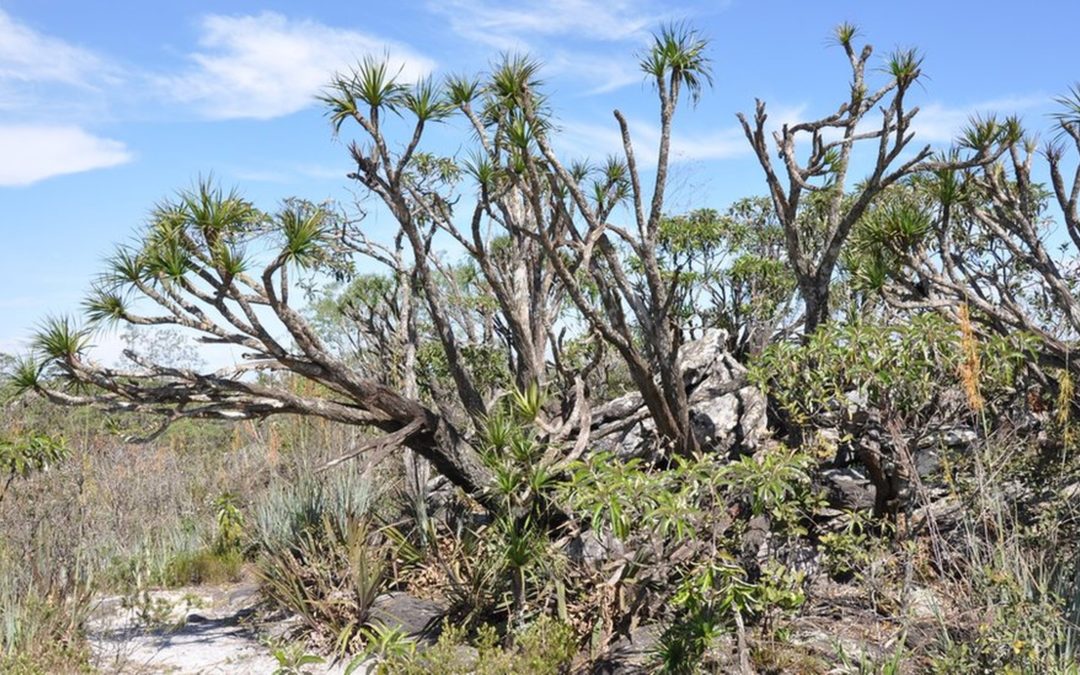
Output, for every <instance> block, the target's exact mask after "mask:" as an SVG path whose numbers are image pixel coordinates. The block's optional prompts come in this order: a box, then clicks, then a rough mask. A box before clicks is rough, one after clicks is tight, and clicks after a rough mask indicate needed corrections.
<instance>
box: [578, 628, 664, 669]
mask: <svg viewBox="0 0 1080 675" xmlns="http://www.w3.org/2000/svg"><path fill="white" fill-rule="evenodd" d="M661 633H662V631H661V630H660V627H659V626H654V625H649V626H638V627H637V628H635V629H633V630H632V631H630V634H629V635H623V636H620V637H619V638H618V639H616V640H615V641H614V642H612V643H611V645H610V646H609V647H608V652H607V656H606V657H605V658H604V659H602V660H601V661H600V662H599V663H597V664H596V666H595V667H594V669H593V671H592V672H593V673H594V674H600V673H603V674H604V675H631V673H648V672H651V670H650V669H649V668H648V666H649V665H650V664H649V659H650V656H651V655H652V653H653V652H654V651H655V650H656V646H657V642H658V641H659V640H660V635H661Z"/></svg>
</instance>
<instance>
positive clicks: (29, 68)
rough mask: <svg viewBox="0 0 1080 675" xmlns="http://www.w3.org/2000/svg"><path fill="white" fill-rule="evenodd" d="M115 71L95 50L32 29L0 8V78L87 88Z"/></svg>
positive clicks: (107, 77)
mask: <svg viewBox="0 0 1080 675" xmlns="http://www.w3.org/2000/svg"><path fill="white" fill-rule="evenodd" d="M117 73H118V69H117V68H116V66H114V65H113V64H111V63H110V62H109V61H108V60H107V59H105V58H104V57H102V56H100V55H98V54H96V53H95V52H93V51H91V50H88V49H84V48H82V47H78V46H75V45H72V44H69V43H67V42H65V41H63V40H60V39H58V38H55V37H52V36H49V35H45V34H44V33H40V32H38V31H35V30H34V29H33V28H31V27H29V26H26V25H25V24H22V23H19V22H18V21H16V20H15V19H14V18H12V17H11V15H10V14H7V13H6V12H4V11H3V10H2V9H0V81H8V82H12V81H15V82H52V83H61V84H67V85H73V86H78V87H88V86H93V85H94V84H95V83H97V82H99V81H101V80H102V79H111V78H114V77H115V76H116V75H117Z"/></svg>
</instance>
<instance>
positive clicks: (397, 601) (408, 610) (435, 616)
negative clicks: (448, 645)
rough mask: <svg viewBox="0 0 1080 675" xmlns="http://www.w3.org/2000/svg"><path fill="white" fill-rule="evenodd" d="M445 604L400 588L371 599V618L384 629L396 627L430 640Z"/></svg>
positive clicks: (436, 630)
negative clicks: (384, 627)
mask: <svg viewBox="0 0 1080 675" xmlns="http://www.w3.org/2000/svg"><path fill="white" fill-rule="evenodd" d="M445 614H446V607H443V606H442V605H439V604H438V603H435V602H432V601H430V600H423V599H421V598H417V597H414V596H411V595H409V594H408V593H404V592H401V591H392V592H390V593H385V594H383V595H380V596H379V597H377V598H375V602H374V603H373V604H372V606H371V619H372V621H373V622H376V623H381V624H383V625H384V626H386V627H387V628H396V629H398V630H401V631H403V632H404V633H405V634H406V635H408V636H409V637H412V638H424V639H427V640H434V639H435V638H437V637H438V634H439V631H440V630H441V629H442V623H441V622H442V618H443V616H444V615H445Z"/></svg>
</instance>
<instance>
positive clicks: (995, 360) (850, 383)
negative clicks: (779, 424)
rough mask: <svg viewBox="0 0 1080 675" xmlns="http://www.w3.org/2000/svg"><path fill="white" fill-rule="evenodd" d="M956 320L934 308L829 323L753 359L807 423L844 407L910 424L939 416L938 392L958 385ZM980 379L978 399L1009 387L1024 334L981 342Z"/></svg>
mask: <svg viewBox="0 0 1080 675" xmlns="http://www.w3.org/2000/svg"><path fill="white" fill-rule="evenodd" d="M962 338H963V336H962V331H961V328H960V326H959V325H957V324H952V323H949V322H947V321H945V320H944V319H942V318H941V317H940V316H938V315H936V314H921V315H917V316H914V317H912V318H911V319H910V320H909V321H907V322H905V323H900V324H888V325H887V324H875V323H870V322H863V321H859V322H855V323H850V324H843V323H840V322H833V323H830V324H827V325H826V326H824V327H823V328H822V329H821V330H819V331H818V332H817V333H815V334H814V335H812V336H810V337H809V339H808V341H807V342H806V344H796V343H793V342H779V343H776V344H773V345H771V346H770V347H769V348H768V349H767V350H765V352H764V353H763V354H762V355H761V356H760V357H759V358H758V359H757V360H755V362H754V363H753V365H752V368H751V376H752V378H753V379H754V380H755V381H757V382H758V383H759V384H761V385H762V386H763V387H765V388H766V389H767V390H768V392H769V394H770V396H772V397H774V398H775V399H776V400H777V402H778V403H779V404H780V406H781V407H782V408H783V409H784V411H785V412H786V413H787V414H789V415H791V416H792V418H793V419H794V420H796V421H797V422H798V423H807V424H809V423H811V422H812V421H814V420H820V419H822V418H823V417H824V416H827V415H829V414H836V413H837V412H840V413H843V414H851V413H850V411H849V406H853V407H857V408H858V409H876V410H884V411H888V412H889V413H891V414H895V415H900V416H902V417H903V418H904V419H905V420H907V421H908V422H909V423H910V424H909V426H911V425H915V424H917V420H920V419H921V420H925V419H927V418H928V417H929V416H932V415H935V414H939V413H941V412H942V410H941V409H940V408H939V407H938V405H937V401H938V400H939V399H938V396H939V395H940V394H941V392H943V391H944V390H945V389H947V388H948V387H950V386H954V387H960V386H962V385H963V381H962V373H961V365H962V364H963V363H964V362H965V359H966V358H967V355H966V353H965V351H964V346H963V339H962ZM978 350H979V363H980V368H979V382H978V386H979V388H980V389H981V391H982V393H983V396H984V398H986V399H987V400H991V399H993V398H995V397H999V396H1009V395H1011V394H1013V393H1014V391H1015V390H1014V389H1013V388H1012V387H1013V385H1014V383H1015V382H1016V377H1017V375H1018V373H1019V372H1020V370H1021V369H1022V368H1023V367H1024V364H1025V363H1026V360H1027V358H1028V357H1029V354H1030V341H1028V340H1026V339H1025V338H1024V336H1015V337H1011V338H1003V337H997V336H993V337H989V338H987V339H985V340H983V341H981V342H980V343H979V345H978Z"/></svg>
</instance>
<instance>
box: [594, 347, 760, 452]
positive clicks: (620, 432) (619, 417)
mask: <svg viewBox="0 0 1080 675" xmlns="http://www.w3.org/2000/svg"><path fill="white" fill-rule="evenodd" d="M726 342H727V334H726V333H725V332H724V331H722V330H719V329H712V330H708V331H706V332H705V334H704V336H703V337H702V338H701V339H700V340H695V341H693V342H689V343H687V344H685V345H683V347H682V348H681V350H680V352H679V362H680V364H681V365H682V367H683V377H684V381H685V382H686V386H687V397H688V400H689V403H690V422H691V427H692V429H693V432H694V435H695V438H697V441H698V443H699V444H700V445H701V446H702V447H704V448H707V449H709V450H712V451H715V452H722V453H746V454H749V453H752V452H754V451H755V450H756V449H757V448H758V446H759V445H760V443H761V442H762V441H763V440H764V439H765V438H766V437H767V435H768V428H767V418H766V406H767V401H766V399H765V395H764V394H763V393H762V392H761V391H760V390H759V389H758V388H757V387H755V386H753V385H750V384H749V383H748V381H747V371H746V368H744V367H743V366H742V364H740V363H738V362H737V361H736V360H735V359H734V358H733V357H732V356H731V355H730V354H728V353H727V352H726V351H725V344H726ZM643 413H644V402H643V400H642V397H641V395H640V394H638V393H636V392H632V393H629V394H626V395H624V396H621V397H619V398H617V399H615V400H613V401H611V402H609V403H607V404H605V405H604V406H602V408H599V409H598V410H596V411H594V416H593V427H592V428H593V432H594V433H597V434H598V438H597V439H596V441H595V443H594V444H593V447H594V448H596V449H598V450H605V451H608V452H611V453H612V454H614V455H616V456H617V457H619V458H620V459H624V460H625V459H630V458H632V457H645V458H649V459H654V458H656V457H657V456H658V454H661V453H663V451H664V449H663V448H660V447H658V444H657V434H656V426H655V424H654V423H653V421H652V419H651V418H649V417H648V416H647V415H645V414H643ZM622 421H626V424H622V423H621V422H622Z"/></svg>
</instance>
